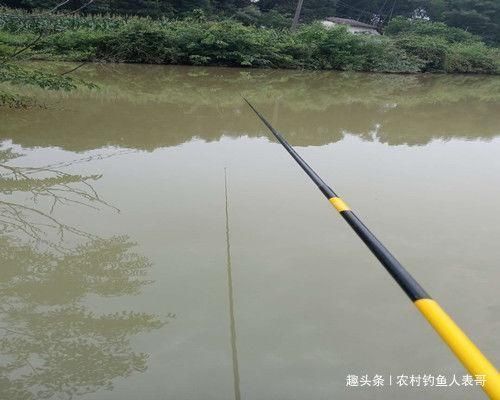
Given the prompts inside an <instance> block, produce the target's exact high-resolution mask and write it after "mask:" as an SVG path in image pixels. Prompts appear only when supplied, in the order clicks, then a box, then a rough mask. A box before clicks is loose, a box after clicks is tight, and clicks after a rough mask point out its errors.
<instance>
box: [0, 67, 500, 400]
mask: <svg viewBox="0 0 500 400" xmlns="http://www.w3.org/2000/svg"><path fill="white" fill-rule="evenodd" d="M80 76H81V77H84V78H86V79H93V80H95V81H97V82H99V83H100V86H101V89H100V90H99V91H96V92H88V91H80V92H76V93H68V94H53V95H43V96H44V97H42V98H43V99H44V101H45V102H46V103H47V105H48V106H49V107H48V109H38V110H30V111H5V110H2V111H1V115H0V138H1V140H2V143H3V144H2V147H1V149H2V150H1V151H0V167H1V169H0V173H1V174H2V177H1V178H2V180H1V183H0V194H1V196H0V225H1V230H2V235H1V237H0V245H1V252H0V257H1V265H2V273H1V274H0V297H1V301H0V371H1V374H0V398H2V399H3V398H5V399H41V398H54V399H58V398H63V399H64V398H71V397H73V398H78V399H85V400H90V399H92V400H96V399H104V400H108V399H127V400H128V399H130V400H133V399H139V398H140V399H144V400H145V399H151V400H157V399H176V400H210V399H213V400H223V399H233V398H238V397H240V398H241V399H245V400H263V399H275V400H292V399H297V400H299V399H300V400H302V399H328V400H331V399H402V398H405V399H422V398H426V399H430V398H441V399H457V398H460V399H481V398H483V396H482V393H481V391H480V390H479V389H478V388H471V387H456V386H453V387H449V388H442V387H432V388H431V387H423V386H420V387H398V386H397V385H396V384H395V380H396V377H397V376H398V375H402V374H406V375H411V374H414V375H424V374H432V375H434V376H437V375H439V374H442V375H444V376H446V377H447V379H448V381H451V377H452V376H453V374H455V375H456V376H457V377H458V379H461V377H462V375H464V374H465V371H464V370H463V369H462V367H461V366H460V365H459V364H458V363H457V361H456V360H455V358H454V357H453V356H452V355H451V353H450V352H449V350H448V349H447V348H445V346H444V345H443V344H442V343H441V342H440V340H439V339H438V338H437V336H436V335H435V334H434V332H433V331H432V330H431V328H430V327H429V326H428V325H427V324H426V322H425V321H424V320H423V318H422V317H421V316H420V315H419V314H418V312H417V311H416V310H415V309H414V306H413V305H412V304H411V302H409V301H408V300H407V298H406V297H405V295H404V294H403V293H402V292H401V290H400V289H399V288H398V287H397V286H396V284H395V283H394V282H393V281H392V280H391V279H390V278H389V276H388V274H387V273H386V272H385V271H384V270H383V269H382V268H381V267H380V266H379V265H378V263H377V262H376V261H375V260H374V258H373V257H372V256H371V254H370V253H369V252H368V250H367V249H365V248H364V246H363V245H362V243H361V242H360V240H359V239H358V238H357V237H355V236H354V234H353V232H352V231H350V230H349V228H348V227H347V225H346V224H345V223H344V222H343V220H342V219H341V218H340V217H339V216H338V215H337V214H336V213H335V212H334V211H333V210H332V209H331V206H330V205H329V204H328V202H326V201H325V200H324V198H323V197H322V195H321V194H320V193H319V192H318V191H317V190H316V189H315V188H314V186H313V185H312V184H311V183H310V182H309V181H308V180H307V179H306V177H305V175H304V174H303V173H302V172H301V171H300V170H299V169H298V167H297V166H296V165H295V164H294V163H293V161H292V160H291V159H290V158H289V156H288V155H287V154H286V153H285V152H284V151H283V150H282V148H281V147H280V146H279V145H277V144H276V143H275V142H274V141H273V140H271V139H270V138H269V135H268V134H267V132H266V131H265V130H264V128H263V126H262V125H261V124H260V122H259V121H258V120H257V119H256V117H255V116H254V115H252V113H251V112H250V111H249V109H248V108H247V107H246V106H245V105H244V103H243V101H242V100H241V97H240V95H241V94H243V95H245V96H247V97H248V98H249V99H250V100H252V101H253V102H254V103H255V105H256V106H257V107H258V108H259V109H260V110H261V111H263V113H264V114H266V115H267V116H268V117H269V119H270V120H271V121H272V123H273V124H275V126H276V127H277V128H279V129H280V130H281V131H282V132H284V133H285V134H286V136H287V137H288V138H289V139H290V141H291V143H292V144H294V145H296V146H297V149H298V150H299V152H300V153H301V154H302V155H303V156H304V157H305V158H306V159H307V160H308V161H309V162H310V164H311V165H312V166H313V167H314V168H316V169H317V171H318V172H319V173H320V174H321V175H322V176H323V177H324V178H325V180H326V181H327V182H329V183H331V185H332V186H333V187H334V189H336V191H337V192H338V193H340V194H342V195H343V197H344V198H345V199H346V200H347V201H348V202H349V203H350V205H351V206H352V207H353V208H354V209H355V210H357V211H358V213H359V214H360V216H361V217H362V218H363V219H364V221H365V223H366V224H367V225H368V226H369V227H371V228H372V230H373V231H374V232H375V233H376V234H377V235H378V236H379V237H380V238H381V239H382V241H383V242H384V243H385V244H386V245H387V246H388V247H389V248H390V249H391V250H392V251H393V252H394V253H395V254H396V255H397V256H398V257H399V258H400V260H401V261H402V262H403V264H404V265H406V266H407V268H408V269H409V270H410V271H411V272H412V273H413V274H414V276H415V277H416V278H417V280H419V281H420V282H421V284H422V286H424V288H426V289H427V290H428V291H429V292H430V294H431V295H433V296H434V297H435V298H437V299H439V300H440V302H441V303H442V305H443V306H444V307H445V308H446V309H447V310H448V311H449V312H450V314H452V315H453V316H454V317H455V318H456V320H457V322H458V323H459V324H460V325H461V326H462V327H463V328H464V329H465V330H466V331H467V332H468V333H470V335H471V337H472V338H473V339H474V340H475V341H476V342H477V344H478V345H479V346H480V348H481V349H482V350H483V351H484V352H485V354H487V355H488V356H489V357H490V359H491V360H492V361H493V362H494V363H495V364H497V365H499V364H500V342H499V340H498V332H499V331H500V303H499V297H498V293H499V286H500V285H499V282H500V270H499V261H500V246H498V243H499V240H500V201H499V200H500V184H499V183H500V79H499V78H495V77H474V76H452V77H448V76H420V77H414V76H389V75H378V76H377V75H356V74H340V73H297V72H283V71H261V70H258V71H250V70H235V69H212V68H210V69H201V68H200V69H196V68H184V67H159V66H155V67H152V66H100V67H91V66H86V67H84V68H83V69H82V70H80ZM224 168H227V178H228V215H229V223H228V228H229V229H228V231H226V214H225V194H224ZM228 241H229V243H228ZM228 244H229V245H230V258H229V259H228V253H227V251H228ZM228 261H230V268H231V269H230V270H228ZM228 273H229V274H228ZM228 276H229V281H230V282H228ZM229 283H231V285H229ZM230 286H231V289H232V291H231V298H232V300H233V302H232V307H230V304H229V303H230V302H229V298H230V291H229V287H230ZM230 311H232V316H231V312H230ZM231 321H233V323H231ZM236 367H237V371H236ZM348 374H355V375H359V376H361V375H365V374H367V375H369V376H370V377H373V376H374V375H376V374H379V375H382V376H383V377H384V378H385V385H384V387H376V388H375V387H370V388H368V387H346V376H347V375H348ZM390 376H391V377H392V379H393V385H392V386H389V377H390ZM235 388H236V389H235ZM238 393H239V396H238Z"/></svg>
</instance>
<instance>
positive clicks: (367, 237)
mask: <svg viewBox="0 0 500 400" xmlns="http://www.w3.org/2000/svg"><path fill="white" fill-rule="evenodd" d="M244 100H245V101H246V102H247V104H248V105H249V106H250V108H251V109H252V110H253V111H254V112H255V113H256V114H257V116H258V117H259V118H260V120H261V121H262V122H263V123H264V124H265V125H266V126H267V127H268V128H269V130H270V131H271V132H272V134H273V135H274V136H275V137H276V139H278V141H279V142H280V143H281V144H282V145H283V147H284V148H285V149H286V150H287V151H288V152H289V153H290V155H291V156H292V157H293V158H294V159H295V161H297V163H298V164H299V165H300V166H301V167H302V169H303V170H304V171H305V172H306V173H307V175H309V177H310V178H311V179H312V180H313V181H314V183H316V185H318V187H319V188H320V190H321V191H322V192H323V194H324V195H325V196H326V197H327V198H328V199H331V198H332V197H337V195H336V194H335V192H334V191H333V190H332V189H331V188H330V187H329V186H328V185H327V184H326V183H325V182H324V181H323V180H322V179H321V178H320V177H319V176H318V174H317V173H316V172H314V170H313V169H312V168H311V167H310V166H309V165H308V164H307V163H306V162H305V161H304V160H303V159H302V158H301V157H300V156H299V155H298V154H297V152H296V151H295V150H294V149H293V148H292V146H291V145H290V144H289V143H288V142H287V141H286V139H285V138H284V137H283V136H282V135H281V134H280V133H279V132H278V131H276V129H274V128H273V127H272V126H271V124H270V123H269V122H268V121H267V120H266V119H265V118H264V117H263V116H262V114H260V113H259V112H258V111H257V110H256V109H255V107H253V106H252V105H251V104H250V102H249V101H248V100H247V99H245V98H244ZM340 214H341V215H342V217H343V218H344V219H345V220H346V222H347V223H348V224H349V226H350V227H351V228H352V229H353V230H354V232H356V234H357V235H358V236H359V237H360V238H361V240H362V241H363V242H364V243H365V244H366V246H367V247H368V248H369V249H370V251H371V252H372V253H373V255H374V256H375V257H376V258H377V259H378V260H379V261H380V263H381V264H382V265H383V266H384V268H385V269H386V270H387V272H389V274H390V275H391V276H392V277H393V278H394V279H395V280H396V282H397V283H398V284H399V286H400V287H401V289H403V291H404V292H405V293H406V294H407V296H408V297H409V298H410V299H411V301H416V300H419V299H428V298H430V296H429V295H428V294H427V292H426V291H425V290H424V289H423V288H422V287H421V286H420V284H419V283H418V282H417V281H416V280H415V279H414V278H413V277H412V276H411V275H410V273H409V272H408V271H407V270H406V269H405V268H404V267H403V266H402V265H401V263H400V262H399V261H398V260H397V259H396V257H394V256H393V255H392V254H391V252H390V251H389V250H387V248H386V247H385V246H384V245H383V244H382V242H380V240H378V239H377V237H376V236H375V235H374V234H373V233H372V232H371V231H370V230H369V229H368V228H367V227H366V226H365V224H363V222H361V220H360V219H359V218H358V217H357V216H356V214H354V212H352V211H351V210H350V209H346V210H342V211H340Z"/></svg>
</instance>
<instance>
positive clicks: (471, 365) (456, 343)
mask: <svg viewBox="0 0 500 400" xmlns="http://www.w3.org/2000/svg"><path fill="white" fill-rule="evenodd" d="M415 305H416V306H417V308H418V309H419V310H420V312H421V313H422V314H423V315H424V317H425V319H427V321H429V323H430V324H431V325H432V327H433V328H434V329H435V330H436V332H437V333H438V334H439V336H441V338H442V339H443V340H444V342H445V343H446V344H447V345H448V347H449V348H450V349H451V351H453V353H454V354H455V356H456V357H457V358H458V359H459V360H460V362H461V363H462V364H463V365H464V366H465V368H466V369H467V370H468V371H469V372H470V374H471V375H472V376H473V377H477V376H478V375H480V376H484V378H485V383H484V386H483V387H482V388H483V390H484V391H485V392H486V394H487V395H488V396H489V398H490V399H492V400H500V374H499V373H498V371H497V369H496V368H495V367H494V366H493V364H492V363H491V362H489V361H488V359H487V358H486V357H485V356H484V355H483V353H481V351H480V350H479V349H478V348H477V347H476V345H475V344H474V343H472V341H471V340H470V339H469V338H468V337H467V335H466V334H465V333H464V332H463V331H462V330H461V329H460V328H459V327H458V326H457V324H455V322H454V321H453V320H452V319H451V318H450V316H449V315H448V314H447V313H446V312H445V311H444V310H443V309H442V308H441V307H440V305H439V304H438V303H436V302H435V301H434V300H432V299H420V300H416V301H415Z"/></svg>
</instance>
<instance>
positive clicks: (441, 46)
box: [0, 7, 499, 73]
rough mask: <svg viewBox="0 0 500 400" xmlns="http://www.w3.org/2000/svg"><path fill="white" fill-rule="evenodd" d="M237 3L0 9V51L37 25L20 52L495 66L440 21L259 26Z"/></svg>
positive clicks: (231, 61) (405, 69)
mask: <svg viewBox="0 0 500 400" xmlns="http://www.w3.org/2000/svg"><path fill="white" fill-rule="evenodd" d="M240 11H241V13H240V14H239V16H238V18H239V19H240V20H244V21H245V22H244V23H243V22H239V21H236V20H235V19H220V20H209V19H208V18H207V16H206V15H205V13H204V12H202V11H198V10H195V11H193V12H192V13H190V14H189V16H188V17H186V18H184V19H182V20H168V19H160V20H152V19H150V18H139V17H133V18H124V17H110V16H92V17H84V16H76V15H74V16H52V15H50V16H47V18H45V19H44V18H42V17H41V16H38V17H37V18H32V17H33V16H27V15H25V14H22V13H16V12H14V13H13V15H14V16H15V17H16V18H18V19H19V18H20V19H21V20H22V23H21V24H20V25H13V24H11V23H10V22H9V21H10V20H9V18H7V17H5V16H4V15H3V14H0V28H2V26H3V30H0V53H4V54H8V53H9V52H10V53H12V52H14V51H15V49H16V48H19V47H20V46H24V45H26V44H27V43H30V41H33V39H34V38H36V37H37V32H40V30H41V29H42V32H43V37H42V40H40V41H39V42H37V44H36V45H35V46H32V47H30V49H29V51H26V52H24V53H23V55H24V56H25V57H31V58H39V59H58V60H67V61H80V60H82V61H83V60H103V61H114V62H129V63H150V64H187V65H219V66H234V67H267V68H306V69H335V70H355V71H376V72H396V73H412V72H421V71H424V72H426V71H430V72H474V73H498V71H499V68H498V60H499V54H498V50H494V49H492V48H490V47H487V46H486V45H484V43H482V42H481V41H479V40H478V39H477V37H475V36H474V35H471V34H469V33H467V32H465V31H463V30H460V29H457V28H450V27H447V26H446V25H444V24H442V23H431V22H428V21H415V20H405V19H401V18H395V19H394V20H393V21H392V22H391V23H390V24H389V27H388V29H387V31H388V32H389V34H390V35H388V36H368V35H355V34H352V33H350V32H348V31H347V29H346V28H345V27H335V28H331V29H326V28H324V27H323V26H322V25H321V24H319V23H313V24H303V25H301V26H300V27H299V29H298V30H297V31H294V32H292V31H290V30H289V29H287V28H283V29H276V28H268V27H265V26H263V25H265V24H263V23H260V22H259V21H260V18H261V17H262V18H263V17H264V14H263V13H261V12H260V11H258V10H257V9H256V8H253V7H247V8H245V9H242V10H240ZM266 16H267V17H269V16H270V13H267V14H266ZM23 18H24V19H23ZM2 21H3V22H2ZM2 24H3V25H2ZM261 25H262V26H261ZM16 26H17V27H16ZM14 31H15V32H14Z"/></svg>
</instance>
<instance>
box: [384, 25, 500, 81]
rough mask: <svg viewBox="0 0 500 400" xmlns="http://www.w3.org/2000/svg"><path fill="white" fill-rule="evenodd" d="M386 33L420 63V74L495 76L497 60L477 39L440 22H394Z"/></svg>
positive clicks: (495, 55) (495, 51) (491, 49)
mask: <svg viewBox="0 0 500 400" xmlns="http://www.w3.org/2000/svg"><path fill="white" fill-rule="evenodd" d="M386 32H387V33H388V34H389V35H391V36H392V37H394V39H395V43H396V45H397V46H398V47H400V48H402V49H404V50H405V51H406V53H408V54H410V55H413V56H415V57H417V58H419V59H420V60H422V62H423V71H440V72H453V73H498V72H499V71H500V63H499V62H500V56H499V52H498V50H497V49H494V48H490V47H487V46H486V45H485V44H484V43H482V42H481V41H480V39H479V38H478V37H477V36H475V35H473V34H471V33H469V32H465V31H464V30H462V29H459V28H453V27H449V26H447V25H445V24H443V23H441V22H429V21H424V20H405V19H403V18H395V19H394V20H392V21H391V23H390V24H389V26H388V27H387V30H386Z"/></svg>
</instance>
